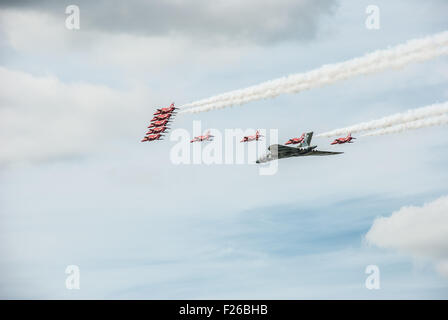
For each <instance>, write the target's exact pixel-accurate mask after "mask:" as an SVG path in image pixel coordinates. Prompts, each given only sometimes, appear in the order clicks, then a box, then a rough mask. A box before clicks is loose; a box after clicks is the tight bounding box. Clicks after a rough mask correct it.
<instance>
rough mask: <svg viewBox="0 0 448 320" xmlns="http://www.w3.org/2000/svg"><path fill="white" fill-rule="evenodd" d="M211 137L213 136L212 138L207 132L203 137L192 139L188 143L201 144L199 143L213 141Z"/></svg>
mask: <svg viewBox="0 0 448 320" xmlns="http://www.w3.org/2000/svg"><path fill="white" fill-rule="evenodd" d="M213 137H214V136H212V135H211V134H210V130H208V131H207V133H206V134H205V135H204V136H197V137H194V138H193V140H190V143H193V142H201V141H213Z"/></svg>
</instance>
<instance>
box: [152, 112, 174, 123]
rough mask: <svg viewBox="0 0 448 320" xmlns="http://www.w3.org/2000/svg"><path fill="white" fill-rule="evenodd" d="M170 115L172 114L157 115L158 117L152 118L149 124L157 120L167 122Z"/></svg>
mask: <svg viewBox="0 0 448 320" xmlns="http://www.w3.org/2000/svg"><path fill="white" fill-rule="evenodd" d="M172 115H173V114H172V113H166V114H158V115H156V116H154V118H152V119H151V122H152V121H159V120H168V119H169V118H171V116H172Z"/></svg>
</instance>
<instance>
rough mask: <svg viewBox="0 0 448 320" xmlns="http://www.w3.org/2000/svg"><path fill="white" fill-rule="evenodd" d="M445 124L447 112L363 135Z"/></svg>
mask: <svg viewBox="0 0 448 320" xmlns="http://www.w3.org/2000/svg"><path fill="white" fill-rule="evenodd" d="M443 124H448V115H446V114H444V115H441V116H438V117H434V118H428V119H421V120H416V121H412V122H406V123H403V124H399V125H396V126H393V127H389V128H385V129H381V130H378V131H374V132H368V133H366V134H364V135H362V137H366V136H379V135H383V134H391V133H399V132H403V131H408V130H413V129H420V128H425V127H432V126H440V125H443Z"/></svg>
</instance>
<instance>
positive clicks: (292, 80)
mask: <svg viewBox="0 0 448 320" xmlns="http://www.w3.org/2000/svg"><path fill="white" fill-rule="evenodd" d="M444 54H448V31H445V32H441V33H438V34H435V35H432V36H428V37H425V38H421V39H414V40H409V41H407V42H406V43H404V44H400V45H397V46H395V47H392V48H389V49H385V50H378V51H375V52H372V53H369V54H367V55H365V56H363V57H360V58H355V59H351V60H348V61H345V62H341V63H336V64H330V65H324V66H322V67H320V68H318V69H315V70H312V71H309V72H305V73H299V74H294V75H290V76H287V77H283V78H279V79H275V80H271V81H267V82H264V83H261V84H259V85H255V86H251V87H248V88H245V89H240V90H235V91H230V92H227V93H224V94H220V95H217V96H214V97H211V98H208V99H204V100H199V101H196V102H193V103H189V104H186V105H183V106H181V108H182V109H184V110H181V111H180V113H187V112H188V113H196V112H204V111H210V110H213V109H220V108H225V107H229V106H233V105H241V104H245V103H248V102H251V101H255V100H259V99H265V98H273V97H276V96H278V95H280V94H282V93H297V92H300V91H304V90H308V89H312V88H317V87H321V86H323V85H327V84H331V83H335V82H337V81H341V80H345V79H348V78H351V77H354V76H358V75H363V74H370V73H374V72H379V71H382V70H385V69H396V68H400V67H403V66H405V65H407V64H410V63H414V62H421V61H425V60H428V59H432V58H435V57H437V56H440V55H444Z"/></svg>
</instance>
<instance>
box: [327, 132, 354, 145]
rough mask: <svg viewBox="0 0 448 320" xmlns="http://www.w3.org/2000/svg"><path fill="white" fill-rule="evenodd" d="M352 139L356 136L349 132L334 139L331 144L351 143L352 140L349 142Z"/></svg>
mask: <svg viewBox="0 0 448 320" xmlns="http://www.w3.org/2000/svg"><path fill="white" fill-rule="evenodd" d="M353 139H356V138H353V137H352V134H351V133H349V134H348V135H347V136H346V137H343V138H337V139H335V140H334V141H333V142H332V143H331V144H344V143H347V142H348V143H353V142H351V141H352V140H353Z"/></svg>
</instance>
